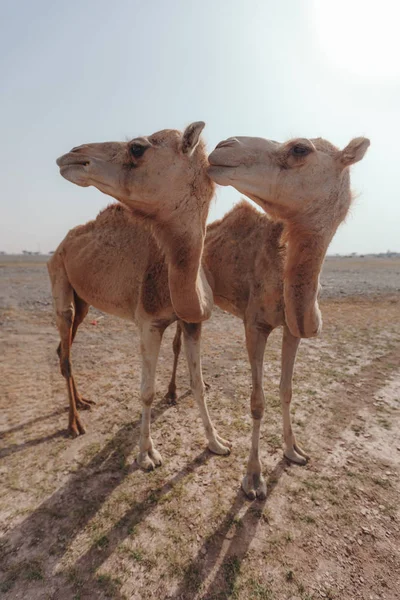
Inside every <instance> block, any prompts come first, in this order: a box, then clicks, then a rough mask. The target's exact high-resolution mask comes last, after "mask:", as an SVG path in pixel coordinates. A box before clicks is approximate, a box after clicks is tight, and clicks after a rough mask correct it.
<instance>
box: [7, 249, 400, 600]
mask: <svg viewBox="0 0 400 600" xmlns="http://www.w3.org/2000/svg"><path fill="white" fill-rule="evenodd" d="M0 258H1V261H0V344H1V351H0V380H1V397H0V407H1V413H0V432H1V444H0V532H1V533H0V535H1V538H0V597H1V598H4V599H20V598H21V599H22V598H23V599H24V600H25V599H28V600H36V599H47V598H52V599H54V600H64V599H75V600H79V599H85V600H86V599H87V600H89V599H90V600H91V599H96V600H97V599H103V598H117V599H123V598H125V599H138V600H139V599H147V598H149V599H150V598H151V599H153V598H154V599H158V600H161V599H164V598H171V599H172V598H173V599H176V600H178V599H188V600H189V599H203V600H205V599H207V600H222V599H225V598H234V599H240V600H248V599H266V600H275V599H276V600H283V599H285V600H286V599H287V600H289V599H291V600H300V599H301V600H310V599H318V598H328V599H333V598H335V599H340V600H351V599H353V598H354V599H362V600H377V599H378V598H379V599H381V598H383V599H386V600H394V599H395V598H397V599H398V598H399V597H400V592H399V590H400V511H399V501H398V499H399V493H400V478H399V473H400V294H399V290H400V261H399V260H395V259H392V260H386V259H369V260H366V259H341V260H339V259H332V260H329V261H327V263H326V265H325V269H324V274H323V278H322V283H323V285H324V292H323V296H322V298H323V300H322V311H323V315H324V330H323V334H322V336H321V337H320V338H319V339H317V340H308V341H304V342H303V343H302V346H301V349H300V352H299V357H298V361H297V366H296V375H295V386H294V399H293V409H292V412H293V418H294V424H295V429H296V433H297V436H298V438H299V440H300V441H301V443H302V445H303V447H305V448H306V449H307V450H308V451H309V453H310V455H311V460H310V462H309V464H308V465H307V466H306V467H295V466H289V465H288V464H287V463H286V462H285V461H284V460H283V459H282V436H281V416H280V406H279V397H278V382H279V347H280V338H281V333H280V331H279V330H277V331H275V332H273V334H272V335H271V338H270V342H269V344H268V347H267V350H266V356H265V359H266V360H265V364H266V367H265V393H266V398H267V410H266V416H265V419H264V424H263V430H262V441H261V457H262V461H263V465H264V472H265V474H266V477H267V480H268V497H267V499H266V501H263V502H260V501H254V502H249V501H248V500H246V499H245V497H244V496H243V494H242V492H241V490H240V487H239V486H240V481H241V478H242V476H243V474H244V471H245V465H246V459H247V455H248V450H249V443H250V432H251V418H250V414H249V394H250V373H249V366H248V362H247V357H246V353H245V349H244V334H243V326H242V324H241V322H240V321H239V320H238V319H235V318H234V317H232V316H230V315H228V314H226V313H223V312H222V311H215V313H214V315H213V318H212V319H211V321H210V322H208V323H207V324H206V326H205V331H204V341H203V356H204V358H203V362H204V373H205V378H206V380H207V381H208V382H209V383H210V385H211V389H210V391H209V393H208V399H209V407H210V412H211V414H212V418H213V419H214V421H215V423H216V425H217V428H218V430H219V432H220V434H221V435H222V436H223V437H225V438H227V439H230V440H232V442H233V450H232V453H231V454H230V456H228V457H218V456H213V455H211V454H210V453H209V452H208V451H207V450H206V444H205V439H204V434H203V431H202V425H201V421H200V418H199V416H198V412H197V410H196V407H195V405H194V401H193V398H192V396H191V395H190V394H188V393H186V391H187V383H188V376H187V371H186V367H185V365H184V361H183V360H182V361H181V364H180V367H179V375H178V384H179V390H180V392H181V394H182V396H181V398H180V399H179V401H178V404H177V405H176V406H168V405H167V404H166V403H165V402H164V401H163V394H164V393H165V391H166V387H167V384H168V380H169V376H170V371H171V365H172V360H171V359H172V357H171V341H172V337H173V334H174V328H173V327H171V328H170V329H169V330H168V331H167V333H166V335H165V340H164V342H163V347H162V351H161V356H160V362H159V369H158V387H159V393H158V395H157V398H156V401H155V404H154V411H153V427H152V432H153V438H154V441H155V443H156V445H157V448H158V449H159V450H160V452H161V453H162V455H163V458H164V465H163V466H162V467H161V468H160V469H157V470H156V471H154V472H152V473H144V472H142V471H141V470H140V469H138V468H137V466H136V465H135V462H134V457H135V454H136V452H137V442H138V434H139V417H140V404H139V379H140V359H139V354H138V336H137V333H136V330H135V327H134V326H133V325H132V324H130V323H126V322H123V321H121V320H118V319H116V318H113V317H110V316H108V315H105V316H103V315H101V314H100V313H99V312H97V311H93V310H92V311H91V312H90V313H89V315H88V317H87V319H86V321H85V323H84V324H83V325H82V326H81V328H80V330H79V333H78V336H77V339H76V342H75V343H74V346H73V360H74V363H73V364H74V369H75V374H76V379H77V383H78V386H79V388H80V390H81V391H82V393H83V394H84V395H85V396H86V397H87V398H90V399H92V400H95V401H96V402H97V405H96V407H95V408H94V409H93V410H92V411H90V412H85V413H83V419H84V422H85V424H86V426H87V430H88V431H87V434H86V435H85V436H81V437H80V438H78V439H75V440H72V439H69V438H68V437H66V436H65V428H66V424H67V397H66V390H65V385H64V381H63V379H62V377H61V375H60V373H59V368H58V361H57V357H56V354H55V348H56V346H57V343H58V336H57V331H56V329H55V326H54V318H53V315H52V309H51V299H50V293H49V285H48V281H47V273H46V269H45V267H44V264H43V262H40V261H38V260H37V259H30V260H29V259H28V260H27V259H21V260H20V261H19V262H16V261H15V260H10V258H9V257H0ZM100 316H101V317H102V318H101V319H99V317H100ZM94 321H95V322H96V324H92V323H93V322H94Z"/></svg>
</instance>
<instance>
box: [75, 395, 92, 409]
mask: <svg viewBox="0 0 400 600" xmlns="http://www.w3.org/2000/svg"><path fill="white" fill-rule="evenodd" d="M75 402H76V408H79V409H81V410H91V408H92V406H94V405H95V404H96V402H95V401H94V400H86V398H77V399H76V400H75Z"/></svg>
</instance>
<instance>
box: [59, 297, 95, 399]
mask: <svg viewBox="0 0 400 600" xmlns="http://www.w3.org/2000/svg"><path fill="white" fill-rule="evenodd" d="M73 292H74V306H75V315H74V322H73V324H72V332H71V346H72V344H73V342H74V339H75V336H76V332H77V331H78V327H79V325H81V323H83V321H84V319H85V317H86V315H87V314H88V311H89V304H88V303H87V302H85V301H84V300H82V298H80V297H79V296H78V294H77V293H76V292H75V290H73ZM57 354H58V357H59V358H61V342H60V343H59V344H58V348H57ZM71 379H72V386H73V389H74V394H75V403H76V408H79V409H84V410H90V409H91V408H92V405H95V404H96V402H95V401H94V400H88V399H87V398H83V397H82V396H81V395H80V393H79V392H78V390H77V387H76V383H75V378H74V376H73V375H71Z"/></svg>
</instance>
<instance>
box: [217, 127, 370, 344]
mask: <svg viewBox="0 0 400 600" xmlns="http://www.w3.org/2000/svg"><path fill="white" fill-rule="evenodd" d="M369 144H370V142H369V140H368V139H366V138H362V137H360V138H355V139H353V140H352V141H351V142H350V143H349V144H348V145H347V146H346V148H344V150H339V149H338V148H336V147H335V146H333V144H331V143H330V142H328V141H326V140H323V139H321V138H318V139H303V138H298V139H293V140H290V141H289V142H285V143H279V142H275V141H272V140H266V139H263V138H254V137H237V138H229V139H227V140H225V141H223V142H221V143H219V144H218V145H217V147H216V148H215V150H214V151H213V152H212V153H211V154H210V156H209V163H210V165H211V166H210V168H209V174H210V177H211V178H212V179H213V180H214V181H215V182H216V183H218V184H220V185H232V186H233V187H234V188H236V189H237V190H238V191H239V192H241V193H243V194H245V195H246V196H248V197H249V198H250V199H252V200H254V202H256V203H257V204H258V205H259V206H261V208H263V209H264V210H265V211H266V212H267V213H268V214H269V215H270V216H271V217H272V218H274V219H278V220H282V221H283V222H284V223H285V234H284V235H285V237H284V241H285V242H286V246H287V253H286V264H285V273H284V290H283V293H284V302H285V314H286V322H287V325H288V327H289V329H290V331H291V333H292V334H293V335H295V336H296V337H312V336H315V335H318V333H319V332H320V330H321V325H322V320H321V313H320V310H319V307H318V300H317V298H318V291H319V274H320V271H321V267H322V263H323V260H324V257H325V254H326V252H327V249H328V246H329V243H330V241H331V240H332V237H333V236H334V234H335V232H336V230H337V228H338V226H339V224H340V223H341V222H342V221H343V219H344V218H345V216H346V214H347V212H348V210H349V207H350V203H351V191H350V178H349V169H348V167H350V166H351V165H352V164H354V163H356V162H358V161H359V160H361V159H362V158H363V157H364V154H365V152H366V150H367V148H368V146H369Z"/></svg>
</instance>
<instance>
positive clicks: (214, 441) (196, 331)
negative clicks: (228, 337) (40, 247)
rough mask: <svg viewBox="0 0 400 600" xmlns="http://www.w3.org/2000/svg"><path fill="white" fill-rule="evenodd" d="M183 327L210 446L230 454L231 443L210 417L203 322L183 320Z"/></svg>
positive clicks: (193, 379)
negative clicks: (203, 365) (202, 346)
mask: <svg viewBox="0 0 400 600" xmlns="http://www.w3.org/2000/svg"><path fill="white" fill-rule="evenodd" d="M182 328H183V340H184V346H185V353H186V360H187V363H188V367H189V373H190V385H191V388H192V392H193V396H194V398H195V400H196V403H197V406H198V407H199V410H200V415H201V418H202V421H203V425H204V429H205V433H206V437H207V440H208V448H209V449H210V450H211V452H214V453H215V454H229V453H230V446H231V443H230V442H228V441H226V440H224V439H223V438H222V437H221V436H219V435H218V433H217V431H216V429H215V427H214V425H213V423H212V421H211V419H210V415H209V413H208V408H207V403H206V399H205V385H204V381H203V375H202V371H201V356H200V338H201V323H196V324H194V323H184V322H182Z"/></svg>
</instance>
